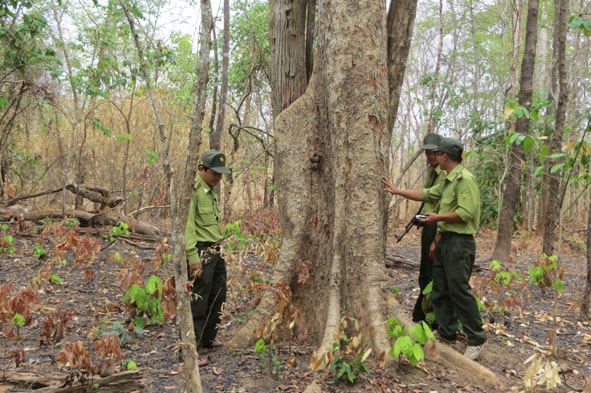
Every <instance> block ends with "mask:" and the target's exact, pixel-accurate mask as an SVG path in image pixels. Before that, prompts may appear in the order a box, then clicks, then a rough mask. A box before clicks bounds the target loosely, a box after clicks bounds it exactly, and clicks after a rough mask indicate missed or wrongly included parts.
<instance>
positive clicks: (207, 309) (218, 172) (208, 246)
mask: <svg viewBox="0 0 591 393" xmlns="http://www.w3.org/2000/svg"><path fill="white" fill-rule="evenodd" d="M198 170H199V176H197V178H196V179H195V192H194V193H193V197H192V198H191V204H190V207H189V216H188V218H187V225H186V227H185V249H186V252H187V262H188V264H189V266H188V269H189V272H188V273H189V279H194V282H193V285H192V287H191V292H192V296H191V312H192V314H193V326H194V329H195V338H196V340H197V350H198V351H199V350H201V349H202V348H215V347H220V346H222V345H223V344H222V343H221V342H220V341H217V340H216V339H215V338H216V335H217V327H218V325H219V323H220V321H221V314H220V313H221V310H222V305H223V304H224V302H225V301H226V277H227V273H226V263H225V261H224V259H223V258H222V256H221V255H220V244H219V243H220V242H221V241H222V240H224V233H223V232H222V228H221V226H220V221H221V215H220V208H219V204H218V198H217V193H216V190H215V187H216V186H217V185H218V183H219V182H220V180H221V179H222V174H230V173H231V172H230V170H229V169H228V168H226V156H225V155H224V154H223V153H220V152H219V151H216V150H208V151H206V152H205V153H203V155H202V156H201V163H200V164H199V167H198ZM207 363H208V359H207V357H200V358H199V365H200V366H205V365H207Z"/></svg>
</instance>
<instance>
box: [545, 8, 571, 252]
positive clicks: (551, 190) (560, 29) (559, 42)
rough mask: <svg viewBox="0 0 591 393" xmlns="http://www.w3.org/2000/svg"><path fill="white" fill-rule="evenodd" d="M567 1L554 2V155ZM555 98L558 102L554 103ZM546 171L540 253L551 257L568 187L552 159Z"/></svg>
mask: <svg viewBox="0 0 591 393" xmlns="http://www.w3.org/2000/svg"><path fill="white" fill-rule="evenodd" d="M568 4H569V0H555V1H554V8H555V9H554V40H553V44H552V47H553V56H552V57H553V60H552V76H551V78H550V81H551V83H550V100H549V101H550V104H551V105H552V106H553V105H554V103H555V105H556V109H555V111H554V112H555V116H554V117H555V120H554V132H553V133H552V136H551V141H552V142H551V148H552V150H553V151H554V152H559V151H561V150H562V138H563V134H564V125H565V119H566V106H567V102H568V81H567V71H566V59H565V58H566V31H567V27H568V25H567V16H568V15H567V13H568ZM555 97H557V98H558V99H557V100H556V99H555ZM548 161H549V162H548V166H547V168H546V177H545V179H548V187H546V190H547V192H548V194H547V200H546V202H547V208H546V209H545V210H546V216H545V217H543V219H544V226H545V230H544V243H543V245H542V252H544V253H545V254H546V255H553V254H554V248H555V246H556V242H557V241H559V239H560V236H561V235H560V232H561V228H559V227H558V224H559V221H560V220H559V217H560V209H561V207H562V202H563V199H564V190H566V187H568V181H567V180H565V181H564V182H563V184H560V174H561V173H562V171H557V172H555V173H550V168H551V167H553V166H554V164H555V162H554V159H552V158H550V159H549V160H548Z"/></svg>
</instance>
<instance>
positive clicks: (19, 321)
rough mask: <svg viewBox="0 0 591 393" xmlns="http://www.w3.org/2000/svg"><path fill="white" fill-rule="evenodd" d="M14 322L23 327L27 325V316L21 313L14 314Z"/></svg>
mask: <svg viewBox="0 0 591 393" xmlns="http://www.w3.org/2000/svg"><path fill="white" fill-rule="evenodd" d="M12 324H13V325H16V326H18V327H19V328H22V327H23V326H25V317H23V316H22V315H21V314H19V313H16V314H14V316H13V317H12Z"/></svg>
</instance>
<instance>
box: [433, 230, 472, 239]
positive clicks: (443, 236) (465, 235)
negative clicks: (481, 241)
mask: <svg viewBox="0 0 591 393" xmlns="http://www.w3.org/2000/svg"><path fill="white" fill-rule="evenodd" d="M440 234H441V238H442V239H445V238H446V237H474V235H472V234H469V233H456V232H440Z"/></svg>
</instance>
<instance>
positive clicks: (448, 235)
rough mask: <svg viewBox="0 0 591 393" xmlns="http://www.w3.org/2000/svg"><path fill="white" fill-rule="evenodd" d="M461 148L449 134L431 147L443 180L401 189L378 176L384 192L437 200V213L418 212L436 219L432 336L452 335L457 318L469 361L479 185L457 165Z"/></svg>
mask: <svg viewBox="0 0 591 393" xmlns="http://www.w3.org/2000/svg"><path fill="white" fill-rule="evenodd" d="M463 151H464V148H463V146H462V143H461V142H460V141H459V140H457V139H453V138H443V139H442V140H441V142H440V143H439V146H438V147H437V149H436V152H437V162H438V163H439V167H440V168H441V169H442V170H444V171H445V172H446V173H447V176H446V177H445V180H444V182H443V183H440V184H437V185H435V186H433V187H431V188H426V189H423V190H401V189H399V188H397V187H395V186H394V185H393V184H392V183H391V182H390V181H389V180H388V179H386V178H383V179H382V182H383V183H384V184H385V185H386V188H385V191H387V192H389V193H391V194H394V195H401V196H403V197H405V198H407V199H411V200H415V201H425V202H431V203H434V202H437V201H439V209H438V211H437V212H426V213H424V215H425V216H427V218H425V219H423V220H420V222H421V223H422V224H427V225H431V224H435V223H436V224H437V234H436V236H435V239H434V241H433V243H432V244H431V248H430V253H431V254H432V255H433V258H434V259H433V292H432V304H433V309H434V311H435V319H436V321H437V323H438V324H439V328H438V329H437V333H438V334H437V335H438V337H439V338H440V339H441V340H442V341H444V342H448V343H453V342H455V340H456V338H457V329H458V319H459V320H460V321H461V322H462V325H463V328H464V332H465V333H466V335H467V336H468V347H467V348H466V351H465V352H464V356H466V357H467V358H468V359H471V360H475V359H477V358H478V356H479V355H480V351H481V349H482V345H483V344H484V343H485V342H486V339H487V337H486V333H485V332H484V330H483V329H482V318H481V317H480V311H479V310H478V304H477V302H476V298H475V297H474V292H473V291H472V288H471V287H470V283H469V280H470V275H471V274H472V267H473V266H474V260H475V258H476V242H475V240H474V234H475V233H476V232H477V231H478V228H479V225H480V190H479V189H478V186H477V185H476V181H475V179H474V176H473V175H472V173H470V172H469V171H468V170H467V169H466V168H464V166H463V165H462V159H463V157H462V155H463Z"/></svg>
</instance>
